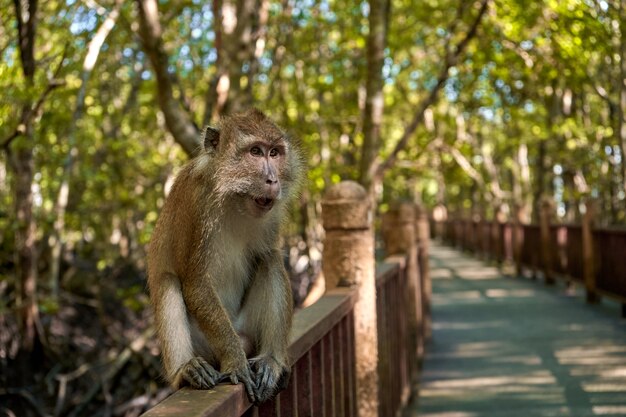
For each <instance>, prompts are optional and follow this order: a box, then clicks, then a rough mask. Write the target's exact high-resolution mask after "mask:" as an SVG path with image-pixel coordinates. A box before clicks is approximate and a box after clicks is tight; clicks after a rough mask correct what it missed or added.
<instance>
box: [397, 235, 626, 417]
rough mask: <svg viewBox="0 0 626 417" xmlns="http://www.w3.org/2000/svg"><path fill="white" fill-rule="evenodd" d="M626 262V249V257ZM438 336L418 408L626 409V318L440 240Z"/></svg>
mask: <svg viewBox="0 0 626 417" xmlns="http://www.w3.org/2000/svg"><path fill="white" fill-rule="evenodd" d="M625 262H626V256H625ZM431 268H432V278H433V341H432V342H431V343H430V344H429V346H428V352H427V356H426V359H425V362H424V366H423V373H422V376H421V382H420V386H419V399H418V401H417V402H418V404H414V405H413V406H412V407H411V412H410V413H409V415H411V416H420V417H481V416H490V417H547V416H550V417H551V416H554V417H587V416H626V320H623V319H620V313H619V307H618V305H617V304H615V305H613V304H612V303H610V302H606V301H605V302H603V303H602V304H601V305H598V306H588V305H586V304H585V302H584V300H583V296H582V293H581V292H580V291H579V292H578V293H577V294H574V295H571V294H570V295H568V294H567V293H566V291H565V288H564V286H562V285H559V286H556V287H546V286H545V285H544V284H543V282H541V281H532V280H530V279H523V278H512V277H503V276H501V275H500V274H499V273H498V270H497V269H496V268H493V267H488V266H486V265H485V264H484V263H483V262H480V261H478V260H476V259H474V258H471V257H470V256H468V255H463V254H461V253H460V252H458V251H456V250H452V249H449V248H445V247H442V246H437V245H435V246H434V247H433V248H432V257H431Z"/></svg>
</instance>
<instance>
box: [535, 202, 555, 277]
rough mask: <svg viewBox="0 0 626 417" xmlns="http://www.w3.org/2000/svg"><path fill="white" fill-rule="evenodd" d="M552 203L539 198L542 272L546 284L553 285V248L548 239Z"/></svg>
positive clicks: (552, 208)
mask: <svg viewBox="0 0 626 417" xmlns="http://www.w3.org/2000/svg"><path fill="white" fill-rule="evenodd" d="M553 210H554V205H553V204H552V202H551V201H550V200H549V199H547V198H544V199H542V200H541V208H540V212H539V228H540V234H541V258H542V259H541V260H542V261H543V274H544V277H545V280H546V284H547V285H554V284H555V283H556V281H555V279H554V272H553V270H552V259H553V255H552V253H553V248H552V241H551V239H550V219H551V217H552V212H553Z"/></svg>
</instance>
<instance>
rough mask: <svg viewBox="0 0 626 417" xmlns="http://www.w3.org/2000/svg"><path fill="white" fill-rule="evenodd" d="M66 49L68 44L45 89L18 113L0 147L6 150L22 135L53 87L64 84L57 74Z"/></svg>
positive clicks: (61, 66) (65, 55)
mask: <svg viewBox="0 0 626 417" xmlns="http://www.w3.org/2000/svg"><path fill="white" fill-rule="evenodd" d="M67 51H68V44H66V45H65V48H64V49H63V55H62V56H61V60H60V61H59V65H57V68H56V69H55V71H54V75H53V76H52V78H50V80H49V81H48V85H47V86H46V89H45V90H44V91H43V92H42V93H41V95H40V96H39V99H37V101H36V102H35V103H34V104H33V105H32V106H30V107H28V108H25V109H24V110H23V111H22V114H21V115H20V121H19V122H18V124H17V126H16V127H15V129H14V130H13V132H12V133H11V134H10V135H8V136H7V137H6V138H4V139H3V140H2V143H1V144H0V147H1V148H3V149H5V150H7V151H8V150H9V146H10V145H11V142H13V140H15V139H16V138H18V137H19V136H20V135H23V134H24V133H25V132H26V126H28V125H29V124H30V123H32V121H33V119H34V118H35V117H37V115H38V114H39V113H40V112H41V108H42V107H43V104H44V103H45V102H46V99H47V98H48V96H49V95H50V93H52V91H53V90H54V89H55V88H57V87H60V86H62V85H65V80H64V79H62V78H60V77H59V75H60V73H61V69H62V68H63V62H64V61H65V58H67Z"/></svg>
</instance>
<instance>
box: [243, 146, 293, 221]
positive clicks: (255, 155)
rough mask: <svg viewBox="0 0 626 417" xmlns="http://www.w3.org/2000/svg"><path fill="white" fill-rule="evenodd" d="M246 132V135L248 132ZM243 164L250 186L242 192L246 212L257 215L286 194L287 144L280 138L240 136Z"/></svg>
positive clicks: (263, 213)
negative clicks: (283, 175)
mask: <svg viewBox="0 0 626 417" xmlns="http://www.w3.org/2000/svg"><path fill="white" fill-rule="evenodd" d="M244 136H246V135H244ZM240 143H241V144H243V145H244V146H242V147H240V148H239V153H240V158H241V159H240V161H241V162H240V168H241V173H242V174H243V178H244V179H245V180H246V181H245V182H246V183H247V187H245V192H244V193H243V195H242V198H243V199H244V205H245V209H246V212H247V213H248V214H250V215H252V216H253V217H263V216H264V215H265V214H267V213H269V212H270V211H271V210H272V208H273V207H274V205H275V204H276V202H277V201H279V200H280V199H281V197H282V183H281V173H282V172H283V170H284V163H285V153H286V145H285V143H284V141H283V140H282V139H280V140H272V141H269V140H263V139H259V138H257V137H249V136H248V137H245V138H242V139H240Z"/></svg>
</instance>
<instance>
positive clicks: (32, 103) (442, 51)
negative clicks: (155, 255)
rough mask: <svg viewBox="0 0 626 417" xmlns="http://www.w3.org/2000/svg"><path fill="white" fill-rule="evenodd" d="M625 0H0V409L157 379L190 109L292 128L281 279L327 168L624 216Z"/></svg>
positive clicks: (306, 239) (432, 202)
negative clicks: (304, 162)
mask: <svg viewBox="0 0 626 417" xmlns="http://www.w3.org/2000/svg"><path fill="white" fill-rule="evenodd" d="M625 13H626V11H625V10H624V6H623V5H622V2H621V1H608V0H607V1H590V0H565V1H548V0H544V1H535V2H527V1H521V0H491V1H489V0H480V1H462V0H445V1H414V0H393V1H392V0H370V1H362V2H352V3H350V2H348V3H345V2H335V1H327V0H322V1H312V0H277V1H274V0H236V1H235V0H214V1H212V2H202V1H199V0H186V1H175V2H174V1H157V0H135V1H133V2H124V1H120V0H102V1H100V0H65V1H55V0H47V1H37V0H13V1H8V0H0V57H1V60H0V88H1V89H2V96H1V98H0V148H1V153H0V202H1V204H0V230H2V233H1V234H0V327H1V328H2V331H0V370H1V371H2V372H1V373H0V375H1V376H0V413H2V412H3V410H4V412H5V413H8V412H7V411H6V410H8V409H13V408H15V407H18V409H20V410H22V411H23V412H25V413H31V414H34V415H37V414H42V413H44V414H45V413H49V414H54V415H65V414H68V413H73V414H71V415H95V414H93V410H94V409H97V410H105V411H104V412H101V413H102V414H106V415H111V414H114V415H123V414H129V415H132V413H137V412H139V411H140V410H141V409H142V407H146V406H147V405H148V404H150V403H151V402H154V401H156V400H157V399H158V398H160V397H159V396H162V395H164V393H165V392H166V391H164V390H163V388H162V383H161V382H159V379H158V377H157V375H158V372H159V367H158V359H157V355H158V350H157V348H156V346H154V345H153V342H152V341H151V340H152V338H150V337H149V336H148V334H147V333H145V332H147V331H148V330H149V321H148V320H147V317H148V316H149V312H148V311H147V309H146V303H147V298H146V295H145V291H144V287H145V284H144V276H143V274H144V272H143V270H144V254H145V245H146V244H147V243H148V241H149V238H150V234H151V231H152V228H153V227H154V224H155V221H156V219H157V215H158V212H159V208H160V207H161V205H162V204H163V200H164V198H165V196H166V194H167V191H168V189H169V187H170V186H171V184H172V180H173V178H174V176H175V174H176V172H177V169H178V168H179V167H180V166H181V165H182V164H183V163H184V162H185V161H186V160H187V159H188V158H189V157H191V156H193V155H194V154H195V153H196V152H198V149H199V148H198V145H199V139H200V135H199V132H200V129H201V127H202V126H204V125H206V124H213V123H215V122H216V121H217V120H219V117H220V116H221V115H224V114H228V113H230V112H235V111H238V110H240V109H242V108H245V107H247V106H251V105H254V106H257V107H258V108H260V109H261V110H263V111H265V112H266V113H268V114H269V115H270V116H271V117H272V118H273V119H275V120H276V121H277V122H278V123H279V124H280V125H282V126H283V127H284V128H285V129H286V130H287V131H289V132H290V133H291V134H292V135H294V136H297V137H298V138H300V139H301V140H302V142H303V144H304V147H305V149H306V151H307V155H308V162H309V170H308V181H307V183H306V184H305V187H304V189H303V191H302V196H301V199H300V201H299V202H298V204H296V205H294V207H293V209H292V212H293V215H292V216H291V219H290V222H289V224H288V225H287V227H286V234H285V236H286V238H285V246H286V247H288V250H287V251H286V254H287V259H286V262H287V263H288V264H289V265H290V271H291V273H292V275H293V278H294V297H295V298H296V300H298V301H300V300H302V298H303V297H304V296H305V295H306V293H307V291H308V289H309V287H310V285H311V284H312V282H313V281H314V279H315V276H316V274H317V272H318V271H319V262H320V246H319V245H320V240H321V238H322V236H321V230H320V226H319V216H320V206H319V201H320V196H321V193H322V192H323V190H324V189H325V188H326V187H327V186H328V185H330V184H332V183H336V182H338V181H340V180H341V179H355V180H359V181H361V182H362V183H363V184H365V185H366V186H367V187H369V189H370V191H371V195H372V198H374V199H376V200H377V201H378V202H379V203H380V205H379V207H380V210H385V209H386V204H387V201H390V200H391V199H395V198H406V199H411V200H414V201H416V202H420V203H422V204H424V205H426V206H427V207H430V208H433V207H435V206H437V205H445V206H446V207H447V209H448V210H454V211H457V210H458V211H464V210H465V211H467V210H468V209H469V208H470V207H480V208H481V210H482V212H481V213H479V214H481V215H484V216H487V217H489V216H492V215H493V213H494V212H495V211H496V210H502V211H504V212H505V213H506V212H510V211H511V209H512V207H513V206H514V205H521V206H524V207H526V208H527V212H528V213H530V217H532V218H536V214H534V213H536V212H537V207H538V204H539V201H540V200H541V199H542V198H550V199H552V200H553V201H554V202H555V203H556V207H557V212H558V216H559V217H560V218H561V219H562V220H563V221H575V220H576V219H577V218H578V216H579V207H580V206H581V203H582V201H583V200H584V199H586V198H594V199H597V200H598V202H599V204H600V207H601V210H602V216H601V219H600V221H601V222H604V223H606V224H609V223H610V224H624V223H625V222H626V205H625V201H626V185H625V184H626V183H625V178H626V159H625V158H624V154H625V152H626V120H625V114H626V86H625V85H624V79H625V75H626V63H625V62H624V59H623V58H624V52H625V48H626V44H625V42H626V36H625V33H626V26H625V24H626V23H625V22H626V16H625ZM466 214H469V213H466ZM137 340H140V341H143V344H141V343H140V344H139V345H140V347H137V346H135V347H134V348H132V347H131V344H132V342H133V341H137ZM124 352H126V353H125V355H122V354H121V353H124ZM120 357H121V358H123V359H124V360H122V361H120V360H119V358H120ZM33 358H34V359H33ZM113 358H115V359H113ZM102 369H105V370H106V372H99V371H100V370H102ZM94 381H96V383H95V384H94ZM125 382H126V384H127V385H124V383H125ZM130 382H132V384H130ZM129 385H132V386H133V388H128V386H129ZM94 387H95V388H94ZM61 388H63V389H61ZM137 398H139V399H140V401H139V400H137ZM132 401H136V402H135V403H133V402H132ZM94 404H96V405H94ZM102 404H105V405H106V407H105V408H102ZM90 407H94V408H90ZM137 410H139V411H137ZM81 413H82V414H81Z"/></svg>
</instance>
